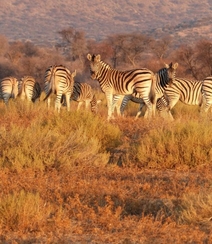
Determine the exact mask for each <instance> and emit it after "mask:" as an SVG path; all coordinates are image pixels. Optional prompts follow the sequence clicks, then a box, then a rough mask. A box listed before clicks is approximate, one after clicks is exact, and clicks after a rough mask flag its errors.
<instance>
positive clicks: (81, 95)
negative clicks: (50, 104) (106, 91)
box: [61, 82, 101, 114]
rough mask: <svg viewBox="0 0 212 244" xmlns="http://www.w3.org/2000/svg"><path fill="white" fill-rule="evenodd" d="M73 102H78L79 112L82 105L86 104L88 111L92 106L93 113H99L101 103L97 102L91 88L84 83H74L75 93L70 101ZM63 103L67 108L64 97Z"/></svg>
mask: <svg viewBox="0 0 212 244" xmlns="http://www.w3.org/2000/svg"><path fill="white" fill-rule="evenodd" d="M63 100H64V101H63ZM72 100H73V101H76V102H78V106H77V111H79V110H80V108H81V106H82V104H83V103H85V108H86V109H88V107H89V105H90V107H91V112H92V113H94V114H96V113H97V104H98V103H100V102H101V101H100V100H96V96H95V95H94V94H93V91H92V88H91V86H90V85H89V84H87V83H82V82H74V88H73V93H72V95H71V98H70V101H72ZM61 102H62V103H63V105H64V106H66V100H65V99H64V96H63V97H62V101H61Z"/></svg>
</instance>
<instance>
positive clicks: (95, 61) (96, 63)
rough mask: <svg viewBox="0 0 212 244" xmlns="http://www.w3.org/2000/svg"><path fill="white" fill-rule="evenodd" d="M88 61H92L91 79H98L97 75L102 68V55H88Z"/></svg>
mask: <svg viewBox="0 0 212 244" xmlns="http://www.w3.org/2000/svg"><path fill="white" fill-rule="evenodd" d="M87 59H88V60H89V61H90V72H91V78H92V79H93V80H95V79H97V74H98V71H99V69H100V68H101V65H100V61H101V56H100V54H98V55H94V54H93V55H92V56H91V54H88V55H87Z"/></svg>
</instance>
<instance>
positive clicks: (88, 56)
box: [87, 53, 92, 61]
mask: <svg viewBox="0 0 212 244" xmlns="http://www.w3.org/2000/svg"><path fill="white" fill-rule="evenodd" d="M87 59H88V60H89V61H91V59H92V56H91V55H90V53H88V55H87Z"/></svg>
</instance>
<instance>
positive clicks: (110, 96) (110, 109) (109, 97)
mask: <svg viewBox="0 0 212 244" xmlns="http://www.w3.org/2000/svg"><path fill="white" fill-rule="evenodd" d="M106 99H107V107H108V115H107V120H108V121H109V120H110V119H112V118H114V116H113V112H114V111H113V94H112V93H106Z"/></svg>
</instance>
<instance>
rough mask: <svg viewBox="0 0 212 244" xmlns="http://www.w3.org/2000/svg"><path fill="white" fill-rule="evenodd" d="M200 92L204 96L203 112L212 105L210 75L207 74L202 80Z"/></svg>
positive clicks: (211, 77) (211, 80)
mask: <svg viewBox="0 0 212 244" xmlns="http://www.w3.org/2000/svg"><path fill="white" fill-rule="evenodd" d="M202 93H203V97H204V105H203V110H204V112H208V110H209V109H210V107H211V105H212V76H208V77H207V78H205V79H204V80H203V83H202Z"/></svg>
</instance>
